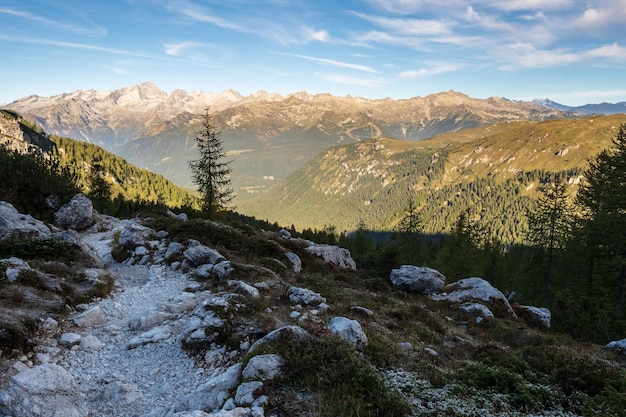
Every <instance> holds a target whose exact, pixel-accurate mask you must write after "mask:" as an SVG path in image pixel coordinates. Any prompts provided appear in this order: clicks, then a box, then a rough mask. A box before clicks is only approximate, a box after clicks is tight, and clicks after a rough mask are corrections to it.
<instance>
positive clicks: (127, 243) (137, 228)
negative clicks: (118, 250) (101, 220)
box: [119, 223, 154, 250]
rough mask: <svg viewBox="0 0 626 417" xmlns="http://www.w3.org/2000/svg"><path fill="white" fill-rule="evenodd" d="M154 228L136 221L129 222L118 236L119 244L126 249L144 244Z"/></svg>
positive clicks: (148, 239)
mask: <svg viewBox="0 0 626 417" xmlns="http://www.w3.org/2000/svg"><path fill="white" fill-rule="evenodd" d="M153 234H154V230H152V229H150V228H149V227H146V226H143V225H141V224H138V223H130V224H129V225H127V226H126V227H124V229H122V231H121V232H120V236H119V244H120V245H121V246H122V247H123V248H126V249H128V250H135V248H137V247H139V246H144V245H146V244H147V243H148V242H149V241H150V238H151V237H152V235H153Z"/></svg>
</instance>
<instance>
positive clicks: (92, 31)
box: [0, 7, 107, 37]
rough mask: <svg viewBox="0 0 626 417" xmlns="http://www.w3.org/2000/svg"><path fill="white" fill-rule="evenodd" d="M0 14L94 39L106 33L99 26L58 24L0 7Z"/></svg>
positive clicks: (27, 13) (38, 16)
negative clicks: (93, 37)
mask: <svg viewBox="0 0 626 417" xmlns="http://www.w3.org/2000/svg"><path fill="white" fill-rule="evenodd" d="M0 13H1V14H6V15H11V16H14V17H18V18H21V19H24V20H29V21H31V22H34V23H36V24H38V25H44V26H47V27H50V28H53V29H57V30H61V31H64V32H74V33H81V34H84V35H89V36H95V37H99V36H104V35H106V33H107V32H106V29H104V28H102V27H100V26H97V25H94V24H92V25H91V27H82V26H77V25H75V24H73V23H66V22H60V21H57V20H54V19H50V18H47V17H44V16H40V15H36V14H33V13H30V12H27V11H23V10H17V9H10V8H6V7H0Z"/></svg>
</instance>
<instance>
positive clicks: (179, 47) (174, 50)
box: [163, 41, 201, 56]
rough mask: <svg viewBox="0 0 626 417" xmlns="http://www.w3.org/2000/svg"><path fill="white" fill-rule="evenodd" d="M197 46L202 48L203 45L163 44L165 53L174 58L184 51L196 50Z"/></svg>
mask: <svg viewBox="0 0 626 417" xmlns="http://www.w3.org/2000/svg"><path fill="white" fill-rule="evenodd" d="M197 46H201V44H200V43H198V42H193V41H187V42H179V43H164V44H163V47H164V48H165V53H166V54H167V55H173V56H180V55H181V54H182V53H183V52H184V51H186V50H188V49H192V48H195V47H197Z"/></svg>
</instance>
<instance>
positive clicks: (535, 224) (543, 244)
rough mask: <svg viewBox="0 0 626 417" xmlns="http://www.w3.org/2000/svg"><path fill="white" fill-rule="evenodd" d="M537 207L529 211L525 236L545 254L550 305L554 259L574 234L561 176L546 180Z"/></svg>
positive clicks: (545, 289)
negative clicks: (550, 180) (551, 180)
mask: <svg viewBox="0 0 626 417" xmlns="http://www.w3.org/2000/svg"><path fill="white" fill-rule="evenodd" d="M541 192H542V195H541V197H540V198H539V201H538V202H537V206H536V207H535V209H534V210H533V211H531V212H529V213H528V233H527V234H526V239H527V240H528V242H529V243H530V244H531V246H534V247H535V248H536V249H537V250H538V251H540V253H541V254H542V255H543V254H545V270H544V271H545V272H544V301H545V302H546V305H549V303H550V298H551V291H552V288H551V287H552V280H553V276H554V267H555V262H556V260H557V258H558V256H559V254H560V253H561V252H562V251H563V249H564V248H565V245H566V242H567V239H568V238H569V236H570V234H571V224H572V213H571V209H570V205H569V202H568V195H567V183H566V182H565V181H564V180H563V178H562V177H560V176H559V177H556V179H555V180H554V181H553V182H549V183H547V184H545V185H544V186H543V187H542V189H541Z"/></svg>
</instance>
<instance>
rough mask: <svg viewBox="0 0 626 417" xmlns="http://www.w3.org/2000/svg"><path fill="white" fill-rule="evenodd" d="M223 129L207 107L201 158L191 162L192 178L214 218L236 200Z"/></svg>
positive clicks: (199, 136)
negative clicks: (220, 130)
mask: <svg viewBox="0 0 626 417" xmlns="http://www.w3.org/2000/svg"><path fill="white" fill-rule="evenodd" d="M219 135H220V132H219V131H217V130H216V129H215V126H213V123H212V119H211V115H210V114H209V108H208V107H207V108H205V110H204V117H203V120H202V129H200V130H198V131H197V132H196V137H195V141H196V146H197V148H198V154H199V158H198V159H196V160H193V161H190V162H189V167H190V168H191V173H192V179H193V182H194V184H196V186H197V187H198V192H199V193H200V196H201V207H202V210H203V211H204V212H205V213H206V215H207V216H208V217H209V218H210V219H213V218H215V217H217V216H218V214H219V213H220V212H222V211H224V210H226V209H227V208H228V207H229V204H230V202H231V201H232V199H233V190H232V189H231V188H229V185H230V172H231V168H230V163H231V161H224V157H225V156H226V154H225V152H224V150H223V149H222V141H221V140H220V137H219Z"/></svg>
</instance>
